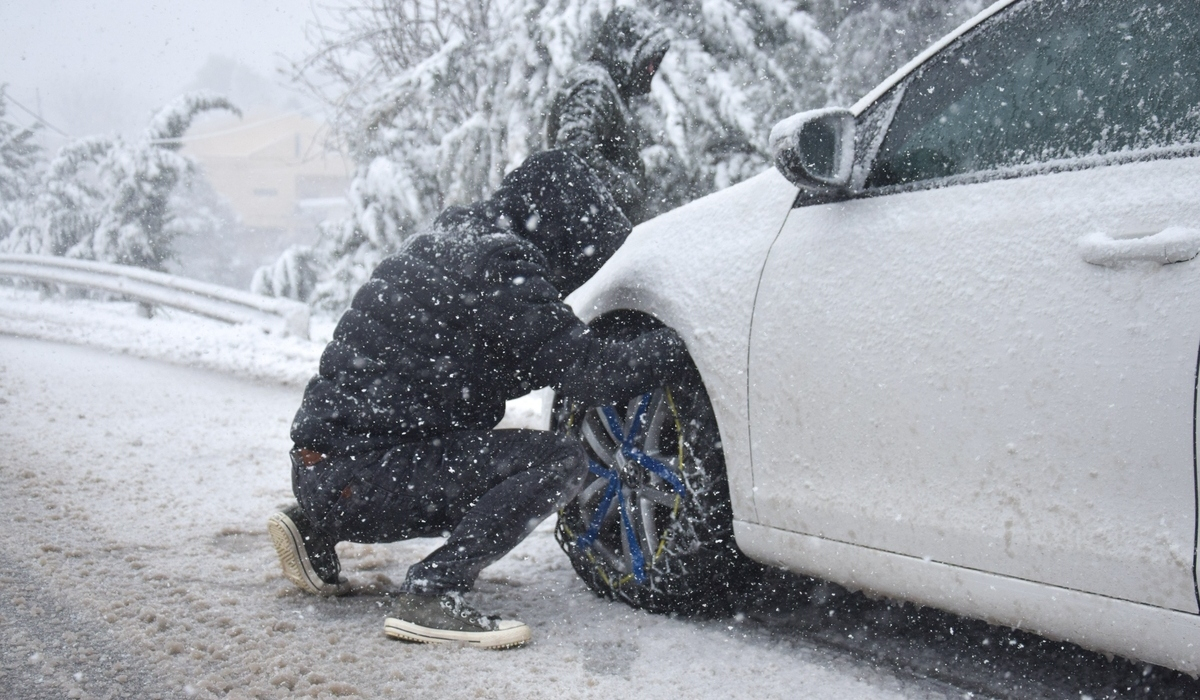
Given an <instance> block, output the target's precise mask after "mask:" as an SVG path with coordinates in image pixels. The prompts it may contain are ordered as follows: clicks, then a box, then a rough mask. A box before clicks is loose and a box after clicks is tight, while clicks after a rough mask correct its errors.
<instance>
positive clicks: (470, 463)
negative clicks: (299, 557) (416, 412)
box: [292, 430, 587, 595]
mask: <svg viewBox="0 0 1200 700" xmlns="http://www.w3.org/2000/svg"><path fill="white" fill-rule="evenodd" d="M586 474H587V455H586V453H585V452H584V451H583V448H582V447H581V446H580V445H579V443H578V442H577V441H575V440H572V439H570V438H568V437H567V436H565V435H559V434H556V433H550V432H543V431H536V430H486V431H463V432H455V433H450V434H448V435H445V436H442V437H440V438H435V439H432V440H429V441H427V442H416V443H404V444H400V445H396V446H395V447H392V448H391V449H388V450H382V451H378V452H368V453H364V454H357V455H347V456H337V457H327V458H325V459H324V460H322V461H320V462H318V463H317V464H315V465H313V466H311V467H306V466H304V465H303V464H302V463H301V462H300V460H299V459H298V458H297V457H296V456H293V457H292V490H293V491H294V492H295V494H296V498H297V500H299V501H300V507H301V508H302V509H303V510H304V513H305V515H307V516H308V518H309V520H311V521H312V523H313V525H314V526H315V527H316V528H318V529H319V530H321V531H322V532H323V533H324V534H326V535H327V536H328V537H329V538H330V539H332V540H333V541H335V542H342V541H350V542H361V543H373V542H395V541H398V540H405V539H410V538H413V537H437V536H442V537H446V538H447V540H446V544H444V545H442V546H441V547H439V548H438V549H437V550H435V551H434V552H432V553H431V554H430V555H429V556H428V557H426V558H425V559H424V560H423V561H421V562H419V563H417V564H414V565H413V566H412V567H410V568H409V570H408V577H407V578H406V579H405V582H404V589H405V590H407V591H409V592H412V593H418V594H423V595H438V594H442V593H446V592H450V591H460V592H461V591H467V590H470V588H471V586H472V585H473V584H474V583H475V579H476V577H478V576H479V572H480V571H482V570H483V569H484V567H486V566H487V565H489V564H491V563H492V562H494V561H496V560H497V559H499V558H500V557H502V556H504V555H505V554H506V553H507V552H508V551H509V550H511V549H512V548H513V547H515V546H517V544H518V543H519V542H520V541H521V540H523V539H524V538H525V536H526V535H528V534H529V533H530V532H531V531H532V530H533V528H535V527H536V526H537V525H538V523H540V522H541V521H542V520H545V519H546V517H547V516H549V515H550V514H551V513H553V512H555V511H556V510H558V509H559V508H560V507H561V506H562V505H563V504H564V503H566V502H567V501H568V500H570V499H571V498H572V497H574V495H575V494H576V493H578V491H579V489H580V488H581V486H582V484H583V480H584V477H585V476H586Z"/></svg>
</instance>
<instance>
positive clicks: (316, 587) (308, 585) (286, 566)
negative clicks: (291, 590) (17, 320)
mask: <svg viewBox="0 0 1200 700" xmlns="http://www.w3.org/2000/svg"><path fill="white" fill-rule="evenodd" d="M267 532H268V533H269V534H270V535H271V544H273V545H275V553H276V554H278V555H279V565H280V566H281V567H283V575H284V576H285V577H286V578H287V580H289V581H291V582H292V583H294V584H296V586H297V587H298V588H300V589H301V590H304V591H307V592H308V593H313V594H315V595H323V596H337V595H343V594H345V593H346V592H347V591H349V590H350V586H349V585H348V584H346V583H344V582H340V583H338V584H336V585H334V584H328V583H325V582H324V581H322V580H321V577H320V576H318V575H317V572H316V570H314V569H313V567H312V562H310V561H309V560H308V554H307V553H306V552H305V551H304V539H303V538H302V537H301V536H300V530H299V529H297V527H296V524H295V523H294V522H292V519H291V518H289V517H288V516H286V515H284V514H283V513H276V514H274V515H272V516H271V517H269V518H267Z"/></svg>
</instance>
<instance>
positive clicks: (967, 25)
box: [850, 0, 1017, 117]
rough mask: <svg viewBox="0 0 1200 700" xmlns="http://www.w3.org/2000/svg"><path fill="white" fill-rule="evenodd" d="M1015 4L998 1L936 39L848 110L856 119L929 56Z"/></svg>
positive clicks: (1012, 1) (1009, 0)
mask: <svg viewBox="0 0 1200 700" xmlns="http://www.w3.org/2000/svg"><path fill="white" fill-rule="evenodd" d="M1015 2H1017V0H999V2H996V3H994V4H992V5H991V6H989V7H988V8H987V9H985V10H984V11H982V12H980V13H979V14H977V15H975V16H974V17H972V18H971V19H969V20H967V21H966V22H964V23H963V24H962V25H961V26H959V27H958V29H955V30H954V31H952V32H950V33H949V34H947V35H946V36H944V37H942V38H941V39H938V40H937V41H936V42H934V43H933V44H931V45H930V46H929V48H927V49H925V50H924V51H922V52H921V53H919V54H917V57H916V58H914V59H913V60H911V61H909V62H908V63H905V64H904V65H903V66H901V67H900V69H899V70H897V71H896V72H895V73H892V74H891V75H890V76H888V78H887V79H886V80H884V81H883V82H882V83H880V84H879V85H877V86H875V89H874V90H871V91H870V92H868V93H867V94H866V95H863V97H862V99H860V100H859V101H858V102H855V103H854V106H853V107H851V108H850V111H851V112H852V113H853V114H854V116H856V117H857V116H858V115H860V114H862V113H863V111H864V110H866V108H867V107H870V106H871V105H872V104H873V103H874V102H875V100H877V99H879V97H880V96H881V95H883V94H884V93H886V92H887V91H888V90H891V89H892V88H893V87H895V86H896V83H899V82H900V81H901V80H904V78H906V77H907V76H908V74H909V73H912V72H913V71H914V70H916V69H917V67H918V66H920V65H921V64H922V63H924V62H925V61H927V60H929V57H930V56H933V55H934V54H936V53H938V52H939V51H941V50H942V49H944V48H946V47H947V46H949V45H950V44H952V43H954V41H955V40H957V39H958V38H959V37H960V36H962V35H963V34H966V33H967V32H969V31H971V30H972V29H974V28H975V27H977V26H978V25H979V24H980V23H981V22H983V21H984V20H986V19H988V18H989V17H991V16H992V15H995V14H996V13H998V12H1000V11H1001V10H1003V9H1004V8H1006V7H1008V6H1009V5H1011V4H1013V3H1015Z"/></svg>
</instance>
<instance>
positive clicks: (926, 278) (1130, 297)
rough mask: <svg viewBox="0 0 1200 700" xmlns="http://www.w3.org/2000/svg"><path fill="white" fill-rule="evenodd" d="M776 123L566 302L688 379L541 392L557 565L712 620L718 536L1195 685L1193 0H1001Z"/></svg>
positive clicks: (1199, 87) (783, 562)
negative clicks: (855, 93) (650, 330)
mask: <svg viewBox="0 0 1200 700" xmlns="http://www.w3.org/2000/svg"><path fill="white" fill-rule="evenodd" d="M772 143H773V148H774V149H775V152H776V168H774V169H771V170H769V171H767V172H764V173H762V174H761V175H759V176H757V177H755V178H753V179H751V180H749V181H746V182H743V183H741V184H739V185H736V186H734V187H730V188H729V189H726V190H724V191H721V192H718V193H716V194H713V195H710V196H708V197H705V198H703V199H701V200H699V201H696V202H694V203H692V204H689V205H687V206H684V207H682V208H680V209H677V210H675V211H672V212H670V213H668V214H666V215H663V216H661V217H658V218H656V219H654V220H652V221H649V222H647V223H645V224H643V225H641V226H639V227H638V228H637V229H636V230H635V231H634V232H633V234H632V235H631V236H630V238H629V240H628V242H627V243H626V245H625V246H624V247H623V248H622V249H621V250H620V251H619V252H618V253H617V254H616V256H614V257H613V258H612V260H611V261H609V263H608V264H607V265H606V266H605V267H604V268H603V269H602V270H601V271H600V273H599V274H597V275H596V276H595V277H594V278H593V279H592V280H591V281H590V282H589V283H588V284H586V285H585V286H584V287H582V288H580V289H579V290H578V291H577V292H576V293H575V294H573V295H572V297H571V299H570V300H569V301H570V302H571V304H572V306H573V307H574V308H575V310H576V312H577V313H578V314H579V315H580V316H581V317H583V318H584V319H585V320H587V321H588V322H589V323H590V324H591V325H592V327H593V328H594V329H595V332H597V333H606V334H620V333H626V332H630V331H633V330H638V329H642V328H646V327H650V326H657V325H666V326H669V327H671V328H674V329H675V330H676V331H678V332H679V333H680V334H681V335H682V337H683V338H684V339H685V340H686V342H687V345H688V348H689V351H690V353H691V356H692V359H693V361H694V364H695V370H696V372H695V373H694V375H693V376H691V377H690V378H685V379H684V380H682V381H681V382H680V384H679V386H675V387H664V388H663V389H661V390H659V391H656V392H654V393H652V394H648V395H646V396H645V397H635V398H634V399H632V400H631V401H630V402H629V404H628V405H620V406H612V407H601V408H598V409H589V410H581V408H580V407H570V406H562V407H560V410H559V411H558V420H559V421H560V424H561V425H564V426H566V427H569V428H571V429H573V430H575V431H577V433H578V434H579V435H580V437H581V439H582V440H583V441H584V444H585V445H586V447H587V449H588V450H589V452H590V454H591V456H592V458H593V472H594V477H593V480H592V481H591V483H589V484H588V485H587V486H586V487H585V489H584V491H583V492H582V493H581V494H580V496H579V497H578V498H577V499H576V500H575V501H573V502H572V503H571V504H570V505H569V506H568V507H567V508H566V509H565V510H564V511H563V513H562V515H561V517H560V522H559V528H558V533H559V537H560V541H561V542H562V543H563V546H564V548H565V549H566V550H567V552H568V554H569V555H570V556H571V558H572V561H573V563H574V565H575V567H576V569H577V571H579V573H580V574H581V575H582V576H583V578H584V579H585V581H586V582H587V583H588V584H589V585H590V586H591V587H592V588H593V589H594V590H596V591H597V592H598V593H601V594H603V595H608V596H612V597H616V598H619V599H622V600H625V601H626V602H629V603H631V604H634V605H637V606H641V607H645V608H648V609H651V610H678V611H688V610H696V609H699V608H703V607H706V606H710V605H711V606H714V607H718V608H719V607H720V606H721V605H722V603H721V600H722V591H724V590H728V589H729V588H731V587H736V586H737V585H738V582H739V577H741V576H743V572H744V571H745V570H746V567H747V565H748V562H749V560H746V559H745V558H744V556H743V553H744V555H745V556H748V557H749V558H750V559H751V560H755V561H757V562H761V563H765V564H771V565H778V566H782V567H786V568H788V569H791V570H793V571H796V572H800V573H803V574H807V575H811V576H814V577H819V578H822V579H826V580H829V581H833V582H836V583H838V584H841V585H844V586H847V587H850V588H852V589H862V590H866V591H869V592H872V593H874V594H880V595H885V596H890V597H894V598H899V599H904V600H908V601H913V602H916V603H920V604H923V605H930V606H936V607H939V608H942V609H945V610H949V611H953V612H956V613H959V614H962V615H966V616H971V617H975V618H981V619H985V620H988V621H990V622H993V623H996V624H1001V625H1009V626H1014V627H1019V628H1022V629H1026V630H1030V631H1033V632H1036V633H1039V634H1042V635H1045V636H1047V637H1051V638H1055V639H1063V640H1069V641H1071V642H1075V643H1077V644H1079V645H1082V646H1084V647H1087V648H1091V649H1095V650H1099V651H1104V652H1109V653H1116V654H1120V655H1123V656H1127V657H1130V658H1134V659H1139V660H1143V661H1147V662H1151V663H1155V664H1160V665H1163V666H1167V667H1170V668H1173V669H1177V670H1180V671H1185V672H1188V673H1191V674H1197V673H1200V593H1198V591H1197V580H1196V551H1197V550H1196V541H1197V508H1198V505H1197V503H1198V501H1197V470H1196V437H1197V430H1196V423H1197V421H1196V418H1197V405H1196V404H1197V402H1196V396H1197V369H1198V361H1200V260H1195V259H1194V258H1195V256H1196V255H1197V253H1198V252H1200V3H1196V2H1195V1H1194V0H1137V1H1136V2H1131V1H1130V0H1015V1H1014V0H1002V1H1001V2H998V3H996V4H995V5H993V6H991V7H990V8H988V9H987V10H986V11H984V12H983V13H982V14H980V15H979V16H977V17H975V18H974V19H973V20H971V21H970V22H968V23H967V24H965V25H964V26H962V27H961V28H959V29H958V30H956V31H955V32H953V33H952V34H950V35H949V36H947V37H946V38H944V39H942V40H941V41H940V42H938V43H937V44H936V45H934V46H933V47H931V48H930V49H928V50H927V51H925V52H924V53H923V54H921V55H920V56H919V57H917V58H916V59H914V60H913V61H912V62H910V63H909V64H908V65H906V66H904V67H903V68H902V69H900V70H899V71H898V72H897V73H896V74H895V75H893V76H892V77H890V78H889V79H888V80H886V81H885V82H884V83H883V84H882V85H880V86H879V87H877V88H876V89H875V90H874V91H872V92H871V93H870V94H868V95H867V96H866V97H864V98H863V99H862V100H860V101H859V102H858V103H857V104H856V105H855V106H854V107H852V108H851V109H848V110H845V109H825V110H817V111H815V112H807V113H803V114H799V115H796V116H795V117H792V118H790V119H788V120H786V121H784V122H782V123H781V124H779V125H778V126H777V127H776V128H775V130H774V131H773V133H772ZM731 536H732V541H731ZM734 542H736V547H734V546H733V545H734ZM739 550H740V551H739Z"/></svg>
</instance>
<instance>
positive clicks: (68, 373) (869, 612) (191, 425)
mask: <svg viewBox="0 0 1200 700" xmlns="http://www.w3.org/2000/svg"><path fill="white" fill-rule="evenodd" d="M314 330H315V333H314V336H315V337H316V338H317V340H314V341H311V342H310V341H300V340H296V339H290V338H278V337H273V336H268V335H263V334H262V333H261V332H258V331H254V330H251V329H248V328H239V327H233V326H225V325H223V324H219V323H216V322H210V321H207V320H203V319H197V318H194V317H190V316H187V315H184V314H174V313H168V312H163V313H161V314H159V315H157V316H156V317H155V318H153V319H145V318H142V317H140V316H138V315H137V313H136V309H135V307H134V306H133V305H132V304H119V303H103V302H95V301H85V300H63V299H49V300H39V299H38V297H37V296H36V295H35V294H32V293H29V292H23V291H18V290H13V289H11V288H0V441H2V442H0V444H2V445H3V451H2V452H0V484H3V485H4V486H5V490H6V498H5V501H4V505H3V506H0V522H2V523H3V527H0V629H3V630H4V632H3V634H0V696H3V697H21V698H62V697H67V698H78V697H96V698H100V697H137V698H143V697H146V698H151V697H162V698H177V697H236V698H242V697H245V698H255V697H257V698H276V697H291V696H304V697H339V696H351V697H366V698H375V697H403V698H614V697H617V698H651V699H658V698H663V699H666V698H692V697H705V698H708V697H712V698H726V697H728V698H754V699H756V700H757V699H759V698H793V697H812V698H949V697H979V695H973V694H972V693H971V692H969V690H970V689H973V690H975V691H978V690H980V689H983V690H985V691H986V692H987V693H988V694H991V695H996V696H1007V697H1076V698H1078V697H1095V698H1097V699H1098V698H1100V697H1124V696H1126V692H1125V691H1126V690H1127V691H1128V694H1127V695H1128V696H1129V697H1133V696H1136V697H1154V696H1156V695H1158V696H1162V697H1196V695H1188V694H1187V693H1188V692H1191V691H1194V690H1195V689H1196V688H1197V687H1198V686H1195V685H1187V682H1186V679H1184V680H1180V679H1179V678H1178V677H1175V676H1169V675H1168V676H1164V674H1163V672H1162V671H1161V670H1160V669H1149V668H1148V667H1147V669H1146V671H1145V675H1144V676H1143V675H1142V671H1141V668H1140V667H1133V666H1131V665H1129V664H1121V663H1120V662H1117V663H1116V664H1113V665H1111V666H1108V665H1105V662H1103V660H1102V659H1101V660H1097V659H1099V657H1093V656H1091V655H1086V654H1084V653H1083V652H1079V651H1078V650H1074V651H1072V650H1071V649H1069V648H1066V647H1063V646H1062V645H1052V644H1050V643H1048V642H1039V641H1037V640H1036V639H1035V638H1032V637H1030V636H1029V635H1021V634H1019V633H1011V632H1008V631H1006V630H997V629H995V628H990V627H988V626H986V625H983V624H982V623H974V622H970V621H965V620H961V619H959V618H953V617H952V616H945V615H943V614H940V613H923V612H916V611H914V610H913V609H912V606H906V607H905V606H891V605H889V604H886V603H877V602H873V601H867V600H865V599H863V598H861V597H858V598H854V597H853V596H849V597H848V594H846V593H845V592H844V591H842V592H839V591H837V590H832V589H825V593H822V594H820V595H816V596H814V601H815V603H814V604H811V605H808V606H806V607H802V608H797V609H793V610H791V611H785V613H786V614H784V615H782V616H781V617H780V618H779V619H777V620H775V621H774V622H773V623H772V622H770V621H768V622H763V621H762V619H761V618H755V617H753V616H751V617H739V618H736V619H729V620H686V619H674V618H671V617H665V616H654V615H647V614H645V613H642V612H638V611H634V610H631V609H629V608H627V607H625V606H623V605H620V604H615V603H609V602H607V601H603V600H600V599H598V598H596V597H595V596H594V595H592V594H591V593H590V592H589V591H587V590H586V589H585V588H584V586H583V584H582V583H580V581H579V580H578V579H577V578H576V576H575V574H574V573H573V571H572V570H571V567H570V565H569V564H568V562H567V560H566V558H565V556H564V555H563V554H562V553H561V552H560V551H559V549H558V547H557V545H556V544H555V542H554V539H553V534H552V530H551V527H550V523H545V524H543V525H542V526H541V527H540V528H538V529H537V530H536V531H535V532H534V533H533V535H532V536H530V537H529V538H528V539H527V540H526V541H525V542H524V543H522V544H521V545H520V546H519V547H518V548H517V549H516V550H514V551H513V552H512V553H511V554H510V555H509V556H507V557H505V558H504V559H503V560H501V561H500V562H498V563H497V564H496V565H494V566H492V567H491V568H489V569H488V570H486V571H485V572H484V574H483V576H482V577H481V580H480V581H479V584H478V586H477V589H476V591H475V592H474V593H473V594H472V595H473V598H474V602H475V603H477V604H478V605H479V606H480V607H482V608H484V609H487V610H493V611H496V612H504V613H507V614H511V615H514V616H517V617H519V618H520V619H523V620H525V621H527V622H528V623H530V624H531V625H532V627H533V628H534V639H533V641H532V643H531V644H529V645H527V646H526V647H524V648H520V649H514V650H507V651H500V652H487V651H480V650H476V649H468V648H460V647H426V646H417V645H409V644H406V643H402V642H397V641H393V640H389V639H387V638H385V637H384V635H383V632H382V621H383V617H384V612H385V611H386V609H387V605H388V595H387V594H388V592H389V591H390V590H391V589H392V588H393V586H394V583H395V582H398V581H400V580H401V579H402V578H403V575H404V571H405V569H406V567H407V566H408V565H409V564H411V563H412V562H414V561H416V560H418V559H419V558H421V557H422V556H423V554H424V553H425V552H427V551H429V550H430V549H432V548H433V547H434V546H436V544H437V542H436V541H435V540H414V541H409V542H400V543H394V544H387V545H353V544H343V545H340V548H339V551H340V553H341V555H342V560H343V564H344V567H345V570H346V572H347V574H348V575H349V578H350V580H351V581H352V582H353V583H354V584H355V586H356V589H355V591H354V594H353V595H350V596H348V597H346V598H340V599H332V600H326V599H317V598H314V597H310V596H306V595H303V594H301V593H299V592H298V591H297V590H296V589H294V588H293V587H292V586H291V585H290V584H289V583H288V582H287V581H286V580H284V579H283V578H282V576H281V575H280V572H279V567H278V564H277V562H276V559H275V555H274V552H273V550H272V549H271V546H270V544H269V542H268V538H267V536H266V531H265V519H266V516H267V515H269V514H270V513H271V512H272V511H273V510H274V509H277V508H279V507H280V506H282V505H285V504H286V503H288V502H289V500H290V499H291V494H290V487H289V476H288V474H289V469H288V464H287V459H286V451H287V449H288V447H289V444H288V439H287V428H288V424H289V422H290V420H291V417H292V415H293V413H294V411H295V409H296V407H297V405H298V402H299V398H300V390H301V386H302V383H303V381H305V380H306V379H307V378H308V376H309V375H310V374H311V373H312V371H313V369H314V368H315V364H316V359H317V357H318V355H319V352H320V349H321V347H322V342H321V339H322V338H324V337H328V334H329V332H330V327H329V324H324V325H322V326H320V327H318V328H315V329H314ZM16 336H24V337H16ZM48 341H49V342H48ZM88 346H90V347H88ZM539 406H540V402H537V401H532V400H531V401H530V402H528V403H527V404H525V405H524V407H523V408H522V406H520V405H519V406H517V408H518V409H519V410H518V411H514V416H513V417H512V418H513V419H514V420H516V421H517V422H521V421H524V422H528V421H531V420H534V419H538V418H539V417H540V413H539V411H538V410H537V409H538V407H539ZM522 411H523V413H522ZM516 414H519V415H516ZM818 592H820V591H818ZM825 594H828V596H826V595H825ZM839 596H840V598H839ZM833 599H838V600H843V601H845V600H854V601H856V602H853V603H852V604H845V603H842V604H839V603H837V602H830V600H833ZM834 618H837V619H838V620H839V622H837V623H836V624H834V623H831V622H829V620H833V619H834ZM956 629H957V636H956V634H955V630H956ZM947 630H948V633H947ZM993 640H994V641H993ZM1038 644H1043V645H1044V648H1045V649H1046V651H1045V653H1042V652H1039V653H1038V655H1036V656H1033V657H1031V656H1028V655H1025V656H1011V654H1017V653H1018V652H1016V651H1013V650H1015V649H1017V647H1018V646H1019V647H1020V649H1026V648H1027V647H1030V648H1033V647H1036V646H1037V645H1038ZM1063 649H1066V650H1065V651H1063ZM1055 654H1058V656H1055ZM1047 677H1048V678H1050V679H1051V682H1049V683H1048V684H1047V682H1045V680H1044V679H1045V678H1047ZM1164 678H1165V680H1166V681H1169V682H1168V683H1166V685H1164V684H1163V681H1164ZM945 679H949V680H950V681H951V682H952V683H953V684H950V683H946V682H944V680H945ZM1144 679H1148V680H1144ZM1139 683H1140V685H1139ZM1172 683H1173V684H1174V685H1171V684H1172ZM1092 687H1100V688H1103V689H1107V690H1105V692H1094V691H1092V690H1091V688H1092ZM1152 687H1153V689H1154V691H1155V692H1154V693H1151V692H1148V691H1149V690H1150V689H1151V688H1152ZM1164 688H1165V689H1168V690H1171V694H1170V695H1165V694H1161V691H1163V689H1164ZM1008 689H1011V691H1012V692H1008ZM1081 689H1082V690H1081ZM1085 691H1086V692H1085Z"/></svg>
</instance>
